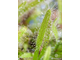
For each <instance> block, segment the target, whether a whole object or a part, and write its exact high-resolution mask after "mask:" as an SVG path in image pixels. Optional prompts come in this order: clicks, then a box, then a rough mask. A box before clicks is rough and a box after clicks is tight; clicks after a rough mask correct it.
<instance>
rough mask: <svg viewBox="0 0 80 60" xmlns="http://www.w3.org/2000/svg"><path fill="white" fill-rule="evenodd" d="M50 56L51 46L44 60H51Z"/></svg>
mask: <svg viewBox="0 0 80 60" xmlns="http://www.w3.org/2000/svg"><path fill="white" fill-rule="evenodd" d="M50 54H51V46H48V48H47V49H46V52H45V55H44V60H49V57H50Z"/></svg>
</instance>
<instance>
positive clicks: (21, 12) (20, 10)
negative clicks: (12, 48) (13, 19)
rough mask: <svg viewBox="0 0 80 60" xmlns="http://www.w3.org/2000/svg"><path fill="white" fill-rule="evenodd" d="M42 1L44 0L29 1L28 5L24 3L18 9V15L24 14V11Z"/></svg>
mask: <svg viewBox="0 0 80 60" xmlns="http://www.w3.org/2000/svg"><path fill="white" fill-rule="evenodd" d="M42 1H44V0H40V2H38V0H35V1H33V2H31V3H29V4H28V5H24V6H23V7H22V8H21V9H18V16H21V15H22V14H24V12H26V11H28V10H29V9H30V8H31V7H34V6H36V5H38V4H39V3H41V2H42Z"/></svg>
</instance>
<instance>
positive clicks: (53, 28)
mask: <svg viewBox="0 0 80 60" xmlns="http://www.w3.org/2000/svg"><path fill="white" fill-rule="evenodd" d="M56 20H57V18H56V19H55V21H56ZM55 21H54V22H53V25H52V30H53V33H54V36H55V38H56V40H58V31H57V28H56V26H55Z"/></svg>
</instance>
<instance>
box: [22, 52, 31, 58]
mask: <svg viewBox="0 0 80 60" xmlns="http://www.w3.org/2000/svg"><path fill="white" fill-rule="evenodd" d="M29 57H32V55H31V53H24V54H22V55H21V58H29Z"/></svg>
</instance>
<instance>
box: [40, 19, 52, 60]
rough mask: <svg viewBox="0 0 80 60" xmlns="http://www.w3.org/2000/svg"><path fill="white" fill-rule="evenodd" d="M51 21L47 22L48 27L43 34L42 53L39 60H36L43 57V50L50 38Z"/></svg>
mask: <svg viewBox="0 0 80 60" xmlns="http://www.w3.org/2000/svg"><path fill="white" fill-rule="evenodd" d="M51 22H52V21H51V20H49V23H48V27H47V30H46V32H45V37H44V44H43V48H42V51H41V53H40V55H39V58H38V60H40V59H41V58H42V56H43V55H44V53H45V50H46V48H47V45H48V43H49V37H50V30H51Z"/></svg>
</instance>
